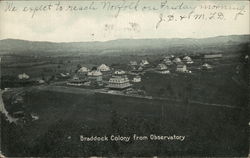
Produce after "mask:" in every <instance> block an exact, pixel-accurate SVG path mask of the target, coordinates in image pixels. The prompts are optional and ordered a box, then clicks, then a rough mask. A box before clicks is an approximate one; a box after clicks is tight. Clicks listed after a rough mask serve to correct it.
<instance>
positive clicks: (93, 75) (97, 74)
mask: <svg viewBox="0 0 250 158" xmlns="http://www.w3.org/2000/svg"><path fill="white" fill-rule="evenodd" d="M88 77H89V78H90V79H94V80H96V81H102V73H101V72H100V71H98V70H93V71H90V72H88Z"/></svg>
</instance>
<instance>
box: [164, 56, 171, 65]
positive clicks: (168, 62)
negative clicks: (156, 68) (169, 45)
mask: <svg viewBox="0 0 250 158" xmlns="http://www.w3.org/2000/svg"><path fill="white" fill-rule="evenodd" d="M163 62H164V63H165V64H166V65H168V66H169V65H172V64H173V62H172V61H171V60H170V59H168V58H165V59H164V60H163Z"/></svg>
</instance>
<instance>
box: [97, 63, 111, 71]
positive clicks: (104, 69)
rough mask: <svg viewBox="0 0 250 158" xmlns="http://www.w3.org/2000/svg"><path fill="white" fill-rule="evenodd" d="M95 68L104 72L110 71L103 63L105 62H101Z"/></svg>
mask: <svg viewBox="0 0 250 158" xmlns="http://www.w3.org/2000/svg"><path fill="white" fill-rule="evenodd" d="M97 70H99V71H101V72H106V71H110V67H109V66H107V65H105V64H101V65H100V66H99V67H98V68H97Z"/></svg>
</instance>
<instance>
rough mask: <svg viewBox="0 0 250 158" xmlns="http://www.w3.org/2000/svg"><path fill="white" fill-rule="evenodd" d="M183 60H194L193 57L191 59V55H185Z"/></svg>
mask: <svg viewBox="0 0 250 158" xmlns="http://www.w3.org/2000/svg"><path fill="white" fill-rule="evenodd" d="M183 60H185V61H192V59H191V58H190V57H189V56H185V57H184V58H183Z"/></svg>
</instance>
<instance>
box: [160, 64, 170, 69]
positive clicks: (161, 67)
mask: <svg viewBox="0 0 250 158" xmlns="http://www.w3.org/2000/svg"><path fill="white" fill-rule="evenodd" d="M157 68H158V69H160V70H166V69H168V67H167V66H166V65H165V64H159V65H158V66H157Z"/></svg>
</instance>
